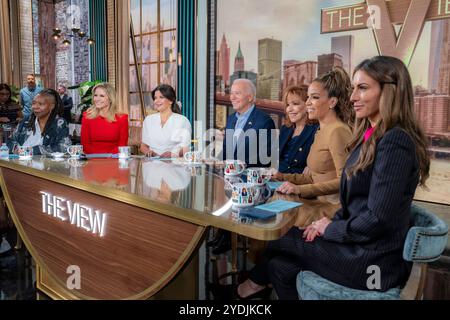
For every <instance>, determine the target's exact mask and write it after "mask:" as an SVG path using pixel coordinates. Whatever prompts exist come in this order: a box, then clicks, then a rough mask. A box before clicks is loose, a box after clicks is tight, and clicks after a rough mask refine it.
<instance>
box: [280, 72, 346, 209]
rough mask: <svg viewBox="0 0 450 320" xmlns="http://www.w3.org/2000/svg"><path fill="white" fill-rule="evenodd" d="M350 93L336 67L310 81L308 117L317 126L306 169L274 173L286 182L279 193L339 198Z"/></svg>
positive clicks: (329, 198)
mask: <svg viewBox="0 0 450 320" xmlns="http://www.w3.org/2000/svg"><path fill="white" fill-rule="evenodd" d="M350 94H351V81H350V78H349V76H348V74H347V73H346V72H345V71H344V69H342V68H338V67H336V68H334V69H333V70H331V71H330V72H328V73H326V74H324V75H322V76H320V77H318V78H316V79H315V80H314V81H313V82H312V83H311V84H310V86H309V87H308V99H307V101H306V109H307V112H308V118H309V119H310V120H317V121H318V122H319V129H318V130H317V132H316V134H315V137H314V143H313V144H312V146H311V150H310V152H309V155H308V159H307V168H308V170H307V172H305V173H303V174H277V175H276V176H275V177H276V178H277V179H278V180H281V181H288V182H286V183H284V184H283V185H281V186H280V187H279V188H278V189H277V191H278V192H281V193H285V194H298V195H299V196H300V197H303V198H313V197H318V196H327V197H326V200H329V201H334V202H337V201H338V192H339V178H340V177H341V173H342V169H343V167H344V165H345V161H346V159H347V151H346V147H347V144H348V143H349V142H350V140H351V137H352V132H351V129H350V126H351V125H352V122H353V119H354V112H353V109H352V107H351V103H350Z"/></svg>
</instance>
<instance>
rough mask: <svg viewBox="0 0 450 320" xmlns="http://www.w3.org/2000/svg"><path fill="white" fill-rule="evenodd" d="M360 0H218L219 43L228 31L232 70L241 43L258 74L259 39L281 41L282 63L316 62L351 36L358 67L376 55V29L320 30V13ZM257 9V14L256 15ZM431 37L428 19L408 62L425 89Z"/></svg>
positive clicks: (247, 66)
mask: <svg viewBox="0 0 450 320" xmlns="http://www.w3.org/2000/svg"><path fill="white" fill-rule="evenodd" d="M358 2H360V1H357V0H318V1H298V0H280V1H277V2H273V1H271V0H260V1H254V0H244V1H239V2H238V1H237V0H219V1H218V9H217V12H218V14H217V38H216V40H217V42H216V48H217V49H219V48H220V44H221V41H222V37H223V35H224V34H225V36H226V38H227V44H228V46H229V48H230V58H231V61H230V74H232V73H233V72H234V68H233V66H234V58H235V56H236V54H237V51H238V45H239V43H240V45H241V51H242V54H243V56H244V57H245V69H246V70H247V71H253V72H255V73H258V41H259V40H260V39H264V38H273V39H274V40H279V41H281V42H282V64H283V63H284V61H287V60H300V61H317V59H318V56H319V55H321V54H329V53H331V42H332V40H331V39H332V38H336V37H341V36H345V35H352V36H353V38H354V39H353V41H354V49H353V59H352V60H353V63H352V68H354V67H355V65H357V64H358V63H359V62H361V61H362V60H363V59H366V58H369V57H372V56H374V55H377V54H378V51H377V48H376V44H375V38H374V35H373V32H372V31H371V30H369V29H367V30H358V31H351V32H338V33H331V34H320V23H321V18H320V13H321V9H324V8H329V7H336V6H345V5H350V4H355V3H358ZM236 8H239V10H236ZM261 8H264V9H265V10H261ZM293 8H298V12H299V14H298V15H296V14H292V13H293V12H295V9H294V10H293ZM253 12H258V14H257V15H254V14H252V13H253ZM300 13H301V14H300ZM304 17H306V18H304ZM430 39H431V22H427V23H426V24H425V27H424V29H423V31H422V35H421V38H420V40H419V43H418V45H417V48H416V51H415V54H414V56H413V59H412V61H411V63H410V65H409V70H410V71H411V78H412V81H413V84H414V85H415V86H416V85H420V86H422V87H424V88H428V72H429V70H428V66H429V60H430Z"/></svg>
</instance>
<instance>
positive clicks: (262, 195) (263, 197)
mask: <svg viewBox="0 0 450 320" xmlns="http://www.w3.org/2000/svg"><path fill="white" fill-rule="evenodd" d="M255 187H256V188H257V189H258V190H259V197H258V198H257V199H256V201H255V204H256V205H258V204H263V203H265V202H266V201H267V200H269V198H270V197H271V196H272V190H271V189H270V187H269V186H268V185H267V184H263V185H260V186H258V185H255Z"/></svg>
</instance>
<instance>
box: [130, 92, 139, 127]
mask: <svg viewBox="0 0 450 320" xmlns="http://www.w3.org/2000/svg"><path fill="white" fill-rule="evenodd" d="M140 105H141V103H140V99H139V94H130V115H129V119H130V125H137V124H138V123H140V122H139V120H140V118H141V107H140Z"/></svg>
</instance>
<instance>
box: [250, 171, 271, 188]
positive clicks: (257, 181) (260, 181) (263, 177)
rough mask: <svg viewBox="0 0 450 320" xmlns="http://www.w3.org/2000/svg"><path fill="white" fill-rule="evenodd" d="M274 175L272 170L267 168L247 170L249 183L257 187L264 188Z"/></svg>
mask: <svg viewBox="0 0 450 320" xmlns="http://www.w3.org/2000/svg"><path fill="white" fill-rule="evenodd" d="M270 178H272V174H271V172H270V170H268V169H265V168H249V169H247V182H248V183H252V184H254V185H257V186H262V185H264V184H266V183H267V182H269V181H270Z"/></svg>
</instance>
